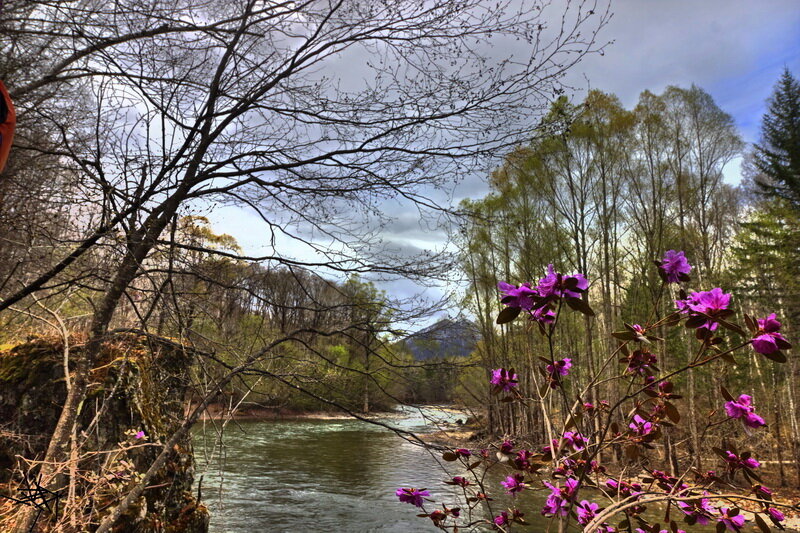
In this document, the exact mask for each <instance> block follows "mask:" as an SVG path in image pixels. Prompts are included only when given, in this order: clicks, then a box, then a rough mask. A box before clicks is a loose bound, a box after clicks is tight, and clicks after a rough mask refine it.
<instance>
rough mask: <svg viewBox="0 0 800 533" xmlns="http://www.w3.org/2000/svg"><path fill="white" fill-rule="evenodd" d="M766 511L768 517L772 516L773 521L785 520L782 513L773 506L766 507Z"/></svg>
mask: <svg viewBox="0 0 800 533" xmlns="http://www.w3.org/2000/svg"><path fill="white" fill-rule="evenodd" d="M767 513H768V514H769V517H770V518H772V519H773V520H774V521H775V522H783V521H784V520H786V517H785V516H784V515H783V513H782V512H780V511H779V510H777V509H775V508H774V507H769V508H768V509H767Z"/></svg>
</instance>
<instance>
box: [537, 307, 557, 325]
mask: <svg viewBox="0 0 800 533" xmlns="http://www.w3.org/2000/svg"><path fill="white" fill-rule="evenodd" d="M531 320H534V321H536V322H541V323H542V324H552V323H553V322H555V320H556V313H555V311H553V310H552V309H551V308H550V306H549V305H545V306H542V307H537V308H536V309H534V310H533V311H531Z"/></svg>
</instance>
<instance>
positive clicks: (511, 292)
mask: <svg viewBox="0 0 800 533" xmlns="http://www.w3.org/2000/svg"><path fill="white" fill-rule="evenodd" d="M497 288H498V289H500V292H501V293H502V294H505V296H504V297H503V298H502V299H501V300H500V302H501V303H502V304H503V305H507V306H508V307H520V308H522V309H525V310H527V311H530V310H531V309H533V307H534V305H536V301H535V300H534V298H537V297H538V296H539V293H538V292H537V291H536V289H532V288H531V285H530V283H523V284H522V285H520V286H519V287H517V286H516V285H512V284H510V283H506V282H505V281H501V282H499V283H498V284H497Z"/></svg>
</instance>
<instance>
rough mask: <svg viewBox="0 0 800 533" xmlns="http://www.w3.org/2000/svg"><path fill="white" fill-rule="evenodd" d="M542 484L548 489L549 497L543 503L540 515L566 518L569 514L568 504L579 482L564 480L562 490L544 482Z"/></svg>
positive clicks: (570, 479)
mask: <svg viewBox="0 0 800 533" xmlns="http://www.w3.org/2000/svg"><path fill="white" fill-rule="evenodd" d="M543 483H544V484H545V486H546V487H547V488H549V489H550V495H549V496H548V497H547V500H546V501H545V502H544V507H542V514H543V515H558V516H567V515H568V514H569V506H570V502H571V501H572V500H573V499H574V497H575V494H576V492H577V491H578V485H579V484H580V482H579V481H578V480H577V479H574V478H567V479H566V480H564V487H563V488H562V487H559V486H557V485H553V484H551V483H548V482H547V481H544V482H543Z"/></svg>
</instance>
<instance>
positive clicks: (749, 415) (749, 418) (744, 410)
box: [725, 394, 767, 429]
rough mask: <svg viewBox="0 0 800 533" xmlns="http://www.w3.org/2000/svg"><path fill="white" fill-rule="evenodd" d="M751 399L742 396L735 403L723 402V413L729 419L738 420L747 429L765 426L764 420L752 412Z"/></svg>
mask: <svg viewBox="0 0 800 533" xmlns="http://www.w3.org/2000/svg"><path fill="white" fill-rule="evenodd" d="M752 400H753V398H752V397H751V396H749V395H747V394H742V395H741V396H739V399H738V400H736V401H730V402H725V412H726V413H728V416H729V417H731V418H738V419H740V420H741V421H742V423H743V424H744V425H745V427H747V428H754V429H755V428H760V427H762V426H766V425H767V423H766V422H764V419H763V418H761V417H760V416H758V415H757V414H756V413H755V412H754V411H755V407H754V406H753V403H752Z"/></svg>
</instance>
